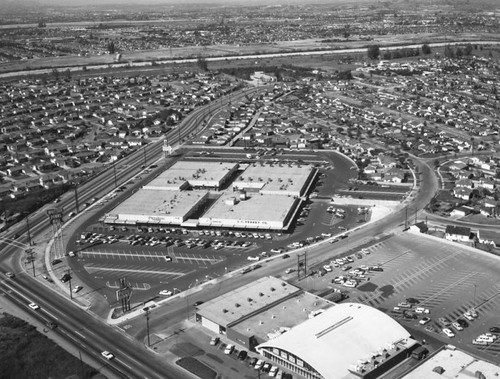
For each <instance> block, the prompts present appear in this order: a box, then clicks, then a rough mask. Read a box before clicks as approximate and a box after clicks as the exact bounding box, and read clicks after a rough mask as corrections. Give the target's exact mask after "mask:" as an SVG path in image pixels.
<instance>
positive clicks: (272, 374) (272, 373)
mask: <svg viewBox="0 0 500 379" xmlns="http://www.w3.org/2000/svg"><path fill="white" fill-rule="evenodd" d="M277 373H278V367H277V366H272V367H271V369H270V370H269V373H268V374H267V375H268V376H270V377H272V378H274V377H275V376H276V374H277Z"/></svg>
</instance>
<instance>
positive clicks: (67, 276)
mask: <svg viewBox="0 0 500 379" xmlns="http://www.w3.org/2000/svg"><path fill="white" fill-rule="evenodd" d="M70 279H71V275H69V274H68V273H66V274H64V275H63V276H62V277H61V282H63V283H66V282H68V281H69V280H70Z"/></svg>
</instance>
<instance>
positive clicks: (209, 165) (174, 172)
mask: <svg viewBox="0 0 500 379" xmlns="http://www.w3.org/2000/svg"><path fill="white" fill-rule="evenodd" d="M237 166H238V164H237V163H234V162H229V163H227V162H210V161H179V162H177V163H175V164H174V165H173V166H172V167H170V168H169V169H168V170H165V171H164V172H162V173H161V174H160V175H159V176H158V177H157V178H155V179H153V180H152V181H151V182H149V183H148V184H147V185H146V186H145V187H144V188H146V189H149V188H151V189H164V190H178V189H180V188H181V187H182V185H183V184H184V183H186V182H189V183H190V184H191V185H193V186H201V185H207V186H209V185H212V186H213V185H217V184H218V183H220V182H221V181H222V180H223V179H224V178H225V177H226V176H227V175H228V174H229V173H230V172H231V170H234V169H236V168H237Z"/></svg>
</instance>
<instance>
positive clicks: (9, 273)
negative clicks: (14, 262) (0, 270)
mask: <svg viewBox="0 0 500 379" xmlns="http://www.w3.org/2000/svg"><path fill="white" fill-rule="evenodd" d="M5 276H6V277H7V278H13V277H15V275H14V273H12V272H10V271H7V272H6V273H5Z"/></svg>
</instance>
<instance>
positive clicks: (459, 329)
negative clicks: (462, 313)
mask: <svg viewBox="0 0 500 379" xmlns="http://www.w3.org/2000/svg"><path fill="white" fill-rule="evenodd" d="M451 326H453V327H454V328H455V329H456V330H458V331H459V332H460V331H462V330H464V328H463V327H462V325H460V324H459V323H458V322H456V321H455V322H452V323H451Z"/></svg>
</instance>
